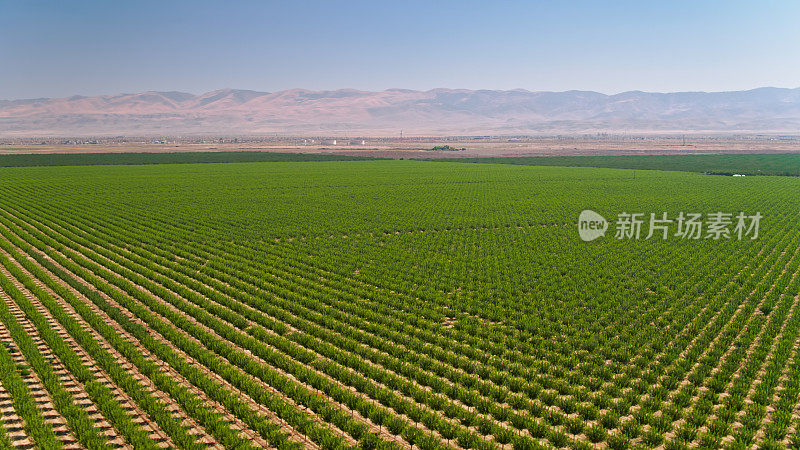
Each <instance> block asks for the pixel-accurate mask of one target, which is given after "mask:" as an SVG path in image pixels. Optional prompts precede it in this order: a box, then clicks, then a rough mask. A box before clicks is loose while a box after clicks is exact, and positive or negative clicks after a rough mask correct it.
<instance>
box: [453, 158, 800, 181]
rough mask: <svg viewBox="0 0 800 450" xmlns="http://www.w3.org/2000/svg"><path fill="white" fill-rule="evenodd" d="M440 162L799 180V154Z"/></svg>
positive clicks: (454, 160) (459, 160)
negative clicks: (600, 168) (740, 175)
mask: <svg viewBox="0 0 800 450" xmlns="http://www.w3.org/2000/svg"><path fill="white" fill-rule="evenodd" d="M439 160H440V161H452V162H473V163H492V164H522V165H529V166H564V167H607V168H613V169H642V170H680V171H686V172H701V173H707V174H712V175H733V174H735V173H736V174H744V175H775V176H790V177H798V176H800V154H798V153H768V154H757V153H753V154H720V155H630V156H530V157H528V156H521V157H509V158H441V159H439Z"/></svg>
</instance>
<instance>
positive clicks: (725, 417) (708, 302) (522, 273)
mask: <svg viewBox="0 0 800 450" xmlns="http://www.w3.org/2000/svg"><path fill="white" fill-rule="evenodd" d="M798 192H800V178H796V177H769V176H761V177H745V178H733V177H714V176H707V175H702V174H697V173H688V172H666V171H642V172H637V174H636V177H635V178H633V177H632V176H631V171H630V170H617V169H600V168H574V167H573V168H569V167H535V166H527V165H510V164H462V163H450V162H437V163H433V162H424V161H323V162H251V163H229V164H170V165H128V166H123V165H105V166H99V165H97V166H73V167H17V168H0V296H1V297H2V301H1V302H0V343H2V345H0V405H1V406H2V407H3V409H2V412H3V413H2V415H0V448H9V447H24V446H25V445H28V446H31V445H33V446H37V447H39V448H45V449H51V448H60V447H64V448H93V449H94V448H159V447H160V448H164V447H169V448H237V449H239V448H242V449H244V448H265V447H269V448H289V447H298V448H326V449H327V448H343V447H358V448H367V449H371V448H421V449H429V448H447V447H451V448H498V449H499V448H505V449H510V448H519V449H527V448H539V447H568V448H595V447H597V448H614V449H616V448H629V447H643V448H656V447H660V448H667V449H671V448H686V447H698V446H699V447H702V448H719V447H731V448H754V447H765V448H781V447H786V446H789V445H797V444H800V436H798V433H800V429H799V428H798V426H800V422H798V416H797V409H798V406H799V405H800V352H798V350H799V347H800V345H798V337H800V311H798V309H797V306H798V295H799V294H800V279H799V278H798V277H797V275H798V273H799V272H800V258H798V254H799V253H800V196H798ZM584 210H593V211H595V212H596V213H598V214H599V215H601V216H603V217H604V218H605V219H607V220H608V222H609V229H608V231H607V233H606V235H605V236H602V237H599V238H597V239H595V240H592V241H589V242H584V241H583V240H581V237H580V236H579V227H578V218H579V215H580V214H581V212H582V211H584ZM717 212H722V213H726V214H731V218H732V219H731V220H732V223H731V224H730V230H729V231H730V235H729V236H723V237H721V238H719V239H713V238H707V236H708V235H707V234H706V232H707V231H709V232H710V229H711V228H710V225H709V228H707V229H703V235H702V236H700V237H699V238H698V239H685V238H682V237H681V236H676V235H675V234H676V230H677V228H676V227H677V224H674V225H673V228H671V229H670V232H669V235H668V236H667V239H662V238H661V236H660V234H658V233H657V234H656V235H655V237H651V238H650V239H647V238H646V235H647V230H648V225H649V223H648V221H649V219H650V214H654V215H655V216H657V217H662V214H664V213H666V214H667V217H669V218H670V219H676V218H677V217H679V216H680V213H699V214H702V215H703V217H704V218H705V219H707V218H708V217H710V216H711V215H712V214H714V213H717ZM623 213H627V214H637V213H641V214H643V216H642V217H644V222H645V223H644V225H643V228H642V235H641V237H640V238H639V239H636V238H628V237H625V236H624V235H622V236H620V237H621V238H617V236H616V235H615V232H614V228H615V227H619V224H618V223H617V222H618V220H619V217H620V215H621V214H623ZM740 213H743V214H745V215H747V216H753V215H755V214H757V213H758V214H759V215H760V216H761V217H762V218H761V220H760V228H759V230H758V234H757V235H756V234H755V233H754V230H752V229H751V230H749V231H751V232H752V233H751V234H750V235H748V234H747V233H746V232H745V235H744V236H743V238H742V239H738V238H737V236H736V232H735V225H736V216H737V215H739V214H740ZM740 231H741V230H740ZM717 237H719V236H717ZM753 237H755V239H753Z"/></svg>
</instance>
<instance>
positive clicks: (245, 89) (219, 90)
mask: <svg viewBox="0 0 800 450" xmlns="http://www.w3.org/2000/svg"><path fill="white" fill-rule="evenodd" d="M760 89H785V90H797V89H800V86H796V87H780V86H756V87H753V88H747V89H728V90H685V91H648V90H641V89H630V90H625V91H619V92H614V93H607V92H601V91H595V90H591V89H567V90H561V91H557V90H530V89H526V88H512V89H488V88H479V89H471V88H451V87H435V88H430V89H410V88H399V87H394V88H387V89H380V90H370V89H359V88H350V87H342V88H336V89H308V88H302V87H295V88H288V89H279V90H275V91H261V90H257V89H247V88H231V87H225V88H219V89H212V90H210V91H202V92H197V91H194V92H192V91H182V90H176V89H164V90H157V89H148V90H143V91H138V92H116V93H103V94H91V95H87V94H73V95H68V96H55V97H19V98H3V99H0V101H7V102H14V101H26V100H55V99H71V98H75V97H79V98H91V97H114V96H120V95H136V94H145V93H180V94H189V95H193V96H195V97H198V96H202V95H206V94H210V93H214V92H221V91H248V92H256V93H260V94H277V93H280V92H290V91H307V92H340V91H356V92H369V93H377V92H389V91H411V92H432V91H471V92H477V91H490V92H528V93H556V94H560V93H566V92H587V93H593V94H601V95H605V96H607V97H613V96H615V95H621V94H627V93H644V94H718V93H727V92H749V91H756V90H760Z"/></svg>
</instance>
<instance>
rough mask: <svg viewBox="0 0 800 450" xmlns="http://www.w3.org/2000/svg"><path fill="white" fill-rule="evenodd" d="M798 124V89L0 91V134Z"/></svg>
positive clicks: (455, 131)
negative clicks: (12, 95) (11, 94)
mask: <svg viewBox="0 0 800 450" xmlns="http://www.w3.org/2000/svg"><path fill="white" fill-rule="evenodd" d="M400 130H403V132H404V134H405V135H406V136H410V135H486V134H497V135H522V134H538V133H545V134H555V133H594V132H623V131H627V132H631V133H635V132H641V133H668V132H683V131H686V132H737V133H753V132H755V133H759V132H778V133H795V134H796V133H798V132H800V88H798V89H782V88H758V89H753V90H748V91H733V92H676V93H650V92H640V91H631V92H623V93H621V94H616V95H605V94H600V93H597V92H589V91H566V92H531V91H526V90H510V91H492V90H465V89H433V90H429V91H413V90H406V89H389V90H386V91H381V92H368V91H358V90H353V89H340V90H335V91H309V90H303V89H292V90H287V91H280V92H273V93H269V92H256V91H247V90H235V89H223V90H219V91H213V92H208V93H206V94H202V95H193V94H187V93H184V92H143V93H139V94H120V95H102V96H96V97H82V96H75V97H69V98H52V99H51V98H41V99H30V100H0V136H87V135H93V136H100V135H136V136H146V135H191V134H229V135H233V134H236V135H258V134H266V133H284V134H293V135H317V136H320V135H338V134H349V135H350V136H357V135H360V136H376V135H385V136H397V135H398V134H399V132H400Z"/></svg>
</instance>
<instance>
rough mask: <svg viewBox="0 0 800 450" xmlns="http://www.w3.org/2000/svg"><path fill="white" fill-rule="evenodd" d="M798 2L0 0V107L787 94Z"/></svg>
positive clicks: (795, 60)
mask: <svg viewBox="0 0 800 450" xmlns="http://www.w3.org/2000/svg"><path fill="white" fill-rule="evenodd" d="M798 24H800V2H798V1H795V0H786V1H746V2H745V1H742V2H740V1H681V0H676V1H657V2H656V1H652V2H648V1H630V2H627V1H610V0H609V1H603V2H601V1H574V2H567V1H564V2H560V1H553V2H522V1H520V2H511V1H509V2H477V1H475V2H472V1H464V0H460V1H453V2H449V1H430V0H428V1H421V2H417V1H403V2H378V1H371V2H356V1H348V2H322V1H320V2H311V1H291V2H290V1H286V2H266V1H227V2H221V1H220V2H207V1H197V0H195V1H172V0H159V1H147V0H139V1H131V2H122V1H112V0H108V1H80V0H71V1H62V0H57V1H37V0H0V98H6V99H9V98H30V97H50V96H67V95H72V94H83V95H94V94H111V93H119V92H138V91H145V90H180V91H186V92H193V93H200V92H205V91H209V90H214V89H219V88H224V87H233V88H241V89H254V90H261V91H277V90H282V89H289V88H295V87H302V88H308V89H337V88H356V89H365V90H382V89H387V88H410V89H430V88H434V87H451V88H470V89H479V88H480V89H513V88H524V89H529V90H569V89H585V90H595V91H600V92H605V93H616V92H620V91H626V90H646V91H678V90H734V89H748V88H753V87H758V86H778V87H798V86H800V26H798Z"/></svg>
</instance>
